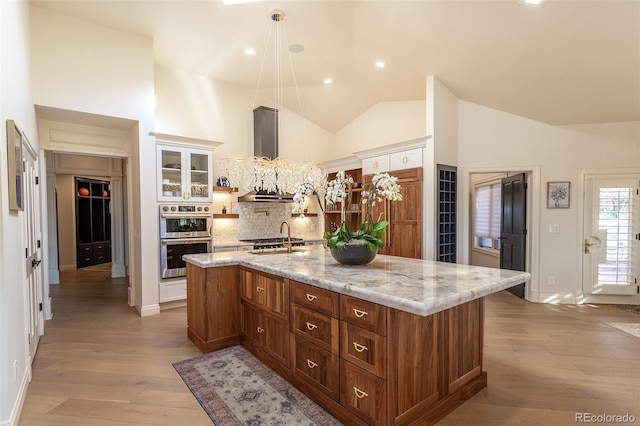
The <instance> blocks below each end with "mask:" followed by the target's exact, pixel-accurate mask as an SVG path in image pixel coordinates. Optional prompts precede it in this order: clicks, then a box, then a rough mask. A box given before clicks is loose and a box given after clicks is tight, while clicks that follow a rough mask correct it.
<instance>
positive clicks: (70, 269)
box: [59, 265, 78, 271]
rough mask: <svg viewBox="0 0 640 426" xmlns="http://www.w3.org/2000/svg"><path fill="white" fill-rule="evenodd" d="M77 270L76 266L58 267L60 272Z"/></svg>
mask: <svg viewBox="0 0 640 426" xmlns="http://www.w3.org/2000/svg"><path fill="white" fill-rule="evenodd" d="M76 269H78V267H77V266H76V265H60V269H59V270H60V271H75V270H76Z"/></svg>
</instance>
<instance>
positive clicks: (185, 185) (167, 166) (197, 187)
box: [157, 145, 213, 202]
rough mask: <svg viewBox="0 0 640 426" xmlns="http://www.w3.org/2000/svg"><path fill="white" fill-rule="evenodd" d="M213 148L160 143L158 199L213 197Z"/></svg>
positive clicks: (207, 199)
mask: <svg viewBox="0 0 640 426" xmlns="http://www.w3.org/2000/svg"><path fill="white" fill-rule="evenodd" d="M211 159H212V155H211V151H207V150H200V149H192V148H184V147H176V146H169V145H158V148H157V160H158V161H157V170H158V200H159V201H186V200H189V201H195V202H209V201H211V186H212V182H213V177H212V170H211Z"/></svg>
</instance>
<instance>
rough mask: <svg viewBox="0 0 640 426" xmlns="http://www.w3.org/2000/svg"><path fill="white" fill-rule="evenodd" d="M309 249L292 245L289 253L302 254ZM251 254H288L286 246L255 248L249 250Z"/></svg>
mask: <svg viewBox="0 0 640 426" xmlns="http://www.w3.org/2000/svg"><path fill="white" fill-rule="evenodd" d="M308 252H309V250H308V249H306V248H302V247H293V248H292V249H291V254H304V253H308ZM249 253H251V254H288V253H287V248H286V247H278V248H264V249H255V250H251V251H249Z"/></svg>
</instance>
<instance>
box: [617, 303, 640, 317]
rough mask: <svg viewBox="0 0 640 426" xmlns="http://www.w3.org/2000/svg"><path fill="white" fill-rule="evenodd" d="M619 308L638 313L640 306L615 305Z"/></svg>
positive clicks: (639, 312)
mask: <svg viewBox="0 0 640 426" xmlns="http://www.w3.org/2000/svg"><path fill="white" fill-rule="evenodd" d="M615 306H617V307H618V308H620V309H624V310H625V311H627V312H632V313H634V314H638V315H640V306H638V305H615Z"/></svg>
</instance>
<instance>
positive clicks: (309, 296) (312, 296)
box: [307, 293, 318, 302]
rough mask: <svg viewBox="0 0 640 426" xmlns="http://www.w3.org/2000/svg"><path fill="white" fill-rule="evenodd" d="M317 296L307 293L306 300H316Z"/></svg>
mask: <svg viewBox="0 0 640 426" xmlns="http://www.w3.org/2000/svg"><path fill="white" fill-rule="evenodd" d="M317 298H318V296H314V295H313V294H309V293H307V300H308V301H309V302H313V301H314V300H316V299H317Z"/></svg>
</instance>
